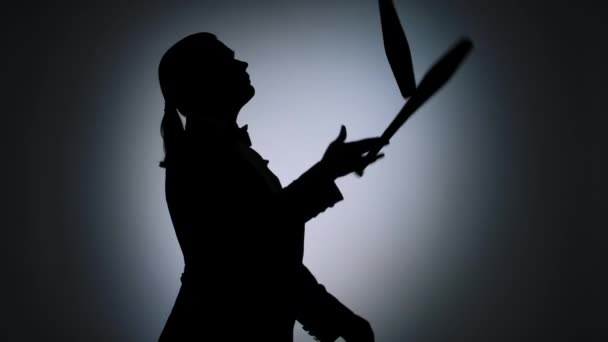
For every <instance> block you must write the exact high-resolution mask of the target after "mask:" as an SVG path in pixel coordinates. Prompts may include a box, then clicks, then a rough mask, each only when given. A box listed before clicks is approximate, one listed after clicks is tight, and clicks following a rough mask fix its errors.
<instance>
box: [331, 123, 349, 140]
mask: <svg viewBox="0 0 608 342" xmlns="http://www.w3.org/2000/svg"><path fill="white" fill-rule="evenodd" d="M345 140H346V127H344V125H342V126H341V127H340V134H338V137H337V138H336V140H334V143H343V142H344V141H345Z"/></svg>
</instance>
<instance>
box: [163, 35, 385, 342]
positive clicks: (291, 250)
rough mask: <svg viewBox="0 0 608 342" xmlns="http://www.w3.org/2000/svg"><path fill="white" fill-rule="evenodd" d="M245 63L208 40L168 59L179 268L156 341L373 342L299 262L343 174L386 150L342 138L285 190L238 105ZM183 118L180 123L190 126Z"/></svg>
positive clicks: (167, 144) (169, 174) (168, 187)
mask: <svg viewBox="0 0 608 342" xmlns="http://www.w3.org/2000/svg"><path fill="white" fill-rule="evenodd" d="M246 69H247V63H245V62H242V61H240V60H237V59H235V56H234V51H232V50H231V49H229V48H228V47H227V46H226V45H224V44H223V43H222V42H221V41H219V40H218V39H217V37H216V36H215V35H213V34H211V33H207V32H202V33H195V34H192V35H189V36H187V37H185V38H183V39H181V40H180V41H178V42H177V43H176V44H175V45H173V46H172V47H171V48H170V49H168V50H167V51H166V53H165V54H164V55H163V57H162V59H161V61H160V65H159V70H158V72H159V81H160V86H161V91H162V94H163V97H164V99H165V114H164V117H163V119H162V124H161V132H162V136H163V141H164V150H165V159H164V160H163V162H161V166H162V167H164V168H165V176H166V178H165V191H166V201H167V205H168V208H169V213H170V217H171V220H172V223H173V225H174V229H175V233H176V235H177V240H178V242H179V245H180V247H181V250H182V253H183V256H184V261H185V267H184V272H183V273H182V277H181V288H180V290H179V293H178V295H177V298H176V300H175V304H174V306H173V308H172V310H171V313H170V315H169V318H168V319H167V321H166V323H165V326H164V328H163V330H162V333H161V335H160V339H159V340H160V341H203V340H213V341H257V340H260V341H285V342H287V341H293V329H294V323H295V321H296V320H297V321H299V322H300V323H301V324H302V325H303V327H304V329H305V330H306V331H307V332H308V333H309V334H310V335H312V336H313V337H315V338H317V339H318V340H321V341H334V340H336V339H337V338H339V337H342V338H344V339H345V340H346V341H349V342H350V341H373V340H374V334H373V331H372V329H371V326H370V324H369V323H368V322H367V321H366V320H365V319H363V318H361V317H360V316H358V315H356V314H355V313H353V312H352V311H351V310H349V309H348V308H347V307H346V306H344V305H343V304H342V303H341V302H340V301H339V300H338V299H336V298H335V297H334V296H332V295H331V294H329V293H328V292H327V291H326V289H325V287H324V286H323V285H321V284H319V283H318V282H317V280H316V279H315V277H314V276H313V275H312V274H311V272H310V271H309V270H308V269H307V268H306V267H305V266H304V265H303V263H302V259H303V250H304V225H305V223H306V222H307V221H308V220H310V219H311V218H313V217H315V216H317V215H319V214H320V213H321V212H323V211H325V210H326V209H327V208H329V207H332V206H333V205H334V204H335V203H337V202H338V201H341V200H342V199H343V197H342V194H341V193H340V190H339V189H338V188H337V186H336V184H335V182H334V181H335V180H336V179H337V178H338V177H342V176H345V175H347V174H350V173H351V172H354V171H357V170H362V169H364V168H365V167H367V166H368V165H369V164H371V163H373V162H374V161H375V160H376V159H378V158H379V157H382V155H381V154H380V155H378V156H375V157H367V156H366V155H365V154H366V153H367V152H368V151H369V150H371V149H372V148H374V147H377V146H378V144H380V145H382V144H384V142H383V141H381V139H380V138H369V139H362V140H359V141H355V142H349V143H346V142H345V138H346V129H345V127H344V126H342V127H341V130H340V133H339V136H338V138H337V139H336V140H335V141H333V142H332V143H330V144H329V147H328V148H327V150H326V152H325V154H324V155H323V157H322V158H321V159H320V161H319V162H318V163H316V164H315V165H313V166H312V167H311V168H310V169H309V170H308V171H306V172H305V173H304V174H302V175H301V176H300V177H299V178H298V179H296V180H295V181H293V182H292V183H291V184H289V185H288V186H286V187H283V186H282V185H281V184H280V182H279V180H278V178H277V177H276V176H275V175H274V174H273V173H272V172H271V171H270V170H269V169H268V167H267V163H268V162H267V161H266V160H264V159H263V158H262V157H261V156H260V155H259V154H258V153H256V152H255V151H254V150H253V149H252V148H251V141H250V140H249V136H248V134H247V132H246V129H247V127H246V126H243V127H239V126H237V123H236V119H237V115H238V113H239V110H240V109H241V108H242V107H243V106H244V105H245V104H246V103H247V102H248V101H249V100H250V99H251V98H252V97H253V96H254V93H255V90H254V88H253V86H252V85H251V84H250V80H249V75H248V74H247V72H246ZM179 113H181V114H182V115H183V116H185V120H186V125H185V128H184V127H183V125H182V121H181V120H180V117H179Z"/></svg>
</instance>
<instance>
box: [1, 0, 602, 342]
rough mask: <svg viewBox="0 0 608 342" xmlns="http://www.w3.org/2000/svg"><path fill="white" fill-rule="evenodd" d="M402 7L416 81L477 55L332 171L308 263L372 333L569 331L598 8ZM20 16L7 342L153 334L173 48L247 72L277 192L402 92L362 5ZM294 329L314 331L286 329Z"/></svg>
mask: <svg viewBox="0 0 608 342" xmlns="http://www.w3.org/2000/svg"><path fill="white" fill-rule="evenodd" d="M549 5H550V6H552V7H547V6H549ZM396 7H397V9H398V11H399V15H400V17H401V19H402V21H403V23H404V25H405V28H406V32H407V34H408V38H409V41H410V45H411V48H412V54H413V60H414V67H415V69H416V73H417V76H418V80H419V79H420V77H421V76H422V74H423V73H424V72H425V71H426V70H427V69H428V68H429V67H430V65H431V64H432V63H433V62H434V61H435V59H436V58H438V57H439V56H440V55H441V54H442V53H443V52H444V51H445V49H447V47H448V46H449V45H450V44H451V43H452V42H454V41H455V40H457V39H458V38H459V37H460V36H461V35H468V36H470V37H471V38H472V39H473V41H474V42H475V46H476V48H475V50H474V51H473V53H472V55H471V56H470V57H469V59H468V60H467V61H466V63H465V64H464V65H463V67H462V68H461V69H460V70H459V71H458V73H457V74H456V75H455V77H454V78H453V79H452V81H451V82H450V83H448V85H447V86H446V87H445V88H443V89H442V90H441V91H440V92H439V93H438V94H437V95H436V96H435V97H433V98H432V99H431V100H430V101H429V102H428V103H427V104H425V105H424V106H423V107H422V109H420V110H419V111H418V112H417V113H416V114H415V116H413V117H412V118H411V119H410V121H408V122H407V124H406V125H405V126H404V127H403V128H402V129H401V130H400V131H399V132H398V133H397V134H396V136H395V137H394V138H393V140H392V141H391V144H390V145H389V146H388V147H386V148H385V150H384V152H385V153H386V157H385V158H384V159H383V160H381V161H379V162H378V163H377V164H375V165H373V166H372V167H370V168H369V169H368V170H367V172H366V174H365V175H364V176H363V177H362V178H357V177H356V176H354V175H352V176H348V177H345V178H342V179H340V180H338V186H339V187H340V189H341V190H342V193H343V195H344V197H345V200H344V201H343V202H340V203H338V204H337V205H336V206H335V207H334V208H331V209H330V210H328V211H326V212H325V213H323V214H321V215H320V216H318V217H317V218H315V219H314V220H313V221H311V222H310V223H309V224H308V225H307V237H306V250H305V263H306V264H307V265H308V266H309V268H310V269H311V270H312V271H313V273H314V274H315V275H316V276H317V278H318V279H319V281H321V282H322V283H323V284H325V285H326V287H327V288H328V289H329V290H330V291H331V292H332V293H334V294H335V295H336V296H337V297H338V298H340V299H341V300H342V301H343V302H344V303H346V304H347V305H348V306H350V307H351V308H352V309H353V310H354V311H356V312H357V313H359V314H360V315H362V316H364V317H366V318H367V319H368V320H369V321H370V322H371V324H372V325H373V327H374V329H375V332H376V336H377V340H378V341H438V340H446V339H448V338H449V339H450V340H468V341H502V340H504V341H507V340H510V341H514V340H522V339H526V338H531V337H532V336H539V335H544V334H547V333H548V332H549V331H555V329H558V330H559V331H561V329H567V326H568V324H570V322H572V320H574V319H576V318H577V317H580V316H579V311H577V309H576V308H575V307H576V304H577V303H576V302H577V300H571V299H570V298H569V297H568V299H566V296H565V293H566V292H567V291H566V285H564V284H565V283H566V282H567V280H566V277H565V270H564V269H565V266H564V262H563V261H564V260H565V259H566V258H567V256H565V255H566V253H567V251H565V249H567V247H564V246H565V241H567V240H568V227H572V226H577V225H578V224H579V223H580V222H579V221H580V220H581V217H579V212H581V210H582V209H583V208H588V207H589V206H588V205H587V203H588V202H589V203H591V201H593V198H594V196H595V195H593V190H592V189H593V184H592V183H589V182H592V181H593V180H592V179H593V178H592V177H593V175H592V174H588V175H582V172H580V171H579V170H581V169H582V168H583V166H582V165H585V163H588V160H587V156H586V155H583V154H580V153H579V151H578V146H579V144H582V143H584V142H585V141H586V140H585V139H592V138H590V137H587V136H582V135H580V136H579V135H578V132H579V131H580V128H581V124H580V122H581V121H582V122H586V124H589V123H590V122H592V120H593V118H592V117H591V116H590V113H591V112H592V111H591V109H592V106H593V104H592V103H591V104H589V103H587V102H585V101H577V100H574V99H576V98H578V99H580V98H582V96H584V93H585V91H584V90H583V89H582V88H581V86H579V87H573V86H567V85H568V84H569V85H572V84H579V85H580V82H578V81H576V80H577V79H579V78H580V77H583V78H585V79H588V80H591V79H592V78H593V77H595V76H593V74H592V73H590V72H588V71H587V69H584V66H583V69H579V70H571V69H568V68H566V67H565V65H568V64H570V63H573V62H574V61H575V59H577V58H580V57H581V55H582V56H583V58H582V59H584V60H585V61H586V62H587V63H589V64H592V63H593V62H594V60H593V58H594V57H591V53H589V52H585V51H587V50H584V48H585V46H584V43H581V42H580V39H583V38H584V39H587V40H591V38H590V36H589V35H587V36H586V38H585V36H584V34H583V33H575V32H573V31H572V29H571V28H572V26H573V25H574V24H573V23H581V24H580V25H582V26H581V27H582V30H584V31H583V32H594V31H593V30H592V29H590V27H589V26H588V25H592V24H588V22H589V21H591V22H593V21H592V19H589V18H588V15H590V13H591V12H593V10H592V9H591V8H586V7H579V8H573V7H571V6H565V5H561V4H559V3H556V2H548V4H547V5H543V4H541V3H535V2H525V1H494V2H491V1H433V0H431V1H429V0H426V1H413V0H412V1H406V0H404V1H396ZM8 14H9V15H10V14H11V12H8ZM12 15H14V16H15V17H16V18H17V19H15V18H13V20H14V21H15V24H14V25H13V30H14V32H17V34H16V36H14V37H13V38H12V39H13V40H14V41H13V40H11V42H14V43H15V44H16V45H15V49H13V51H16V52H17V53H18V56H19V57H18V58H17V57H15V60H17V59H20V60H19V61H17V62H19V63H21V64H17V65H27V68H22V69H19V67H16V70H19V71H16V70H13V73H12V74H11V75H18V76H19V77H20V79H21V80H22V81H23V82H22V83H19V84H18V85H17V86H18V87H19V88H18V89H20V94H19V95H18V96H20V97H18V98H17V101H19V105H17V106H16V107H19V108H21V109H22V110H23V112H27V113H28V115H27V120H28V121H27V123H25V124H24V127H25V128H23V129H22V131H23V132H25V138H24V139H23V140H24V141H23V142H22V144H21V145H22V146H21V147H22V148H23V149H24V150H25V151H26V154H25V156H26V158H25V159H26V160H25V161H24V163H25V164H24V165H26V167H27V168H26V176H27V180H26V183H24V184H25V185H24V186H23V187H20V186H19V185H18V184H17V185H15V184H13V186H14V187H16V188H20V191H21V193H22V194H23V193H25V194H26V196H25V197H26V200H27V206H26V207H27V210H28V212H27V215H26V219H25V221H24V222H25V224H26V227H28V229H27V237H26V238H27V241H28V242H27V243H26V244H25V245H26V246H27V247H26V248H24V249H23V250H21V251H19V255H20V257H19V260H20V261H19V264H18V265H20V268H21V270H22V272H21V273H19V274H15V278H13V279H20V280H22V281H23V282H22V283H20V282H16V283H15V284H23V285H22V286H21V285H20V286H17V285H15V287H19V291H20V292H19V291H18V292H16V293H17V295H15V296H11V297H12V298H11V299H9V301H8V303H10V304H9V308H11V310H12V312H13V313H11V314H10V315H9V316H10V317H9V319H11V318H12V319H14V321H13V322H14V323H10V324H7V327H6V328H3V334H6V335H7V336H10V338H7V339H4V340H6V341H12V340H37V339H41V338H42V339H45V340H57V341H60V340H61V341H153V340H155V339H156V338H157V336H158V334H159V333H160V331H161V329H162V327H163V324H164V323H165V320H166V318H167V316H168V314H169V311H170V309H171V306H172V305H173V301H174V299H175V296H176V294H177V291H178V288H179V286H180V282H179V277H180V274H181V272H182V267H183V260H182V256H181V251H180V250H179V246H178V243H177V240H176V238H175V236H174V233H173V228H172V225H171V222H170V219H169V216H168V212H167V208H166V203H165V199H164V188H163V187H164V173H163V170H162V169H161V168H159V167H158V162H159V161H160V160H161V159H162V141H161V138H160V134H159V125H160V120H161V117H162V112H163V100H162V97H161V94H160V90H159V86H158V82H157V74H156V70H157V65H158V62H159V60H160V57H161V56H162V54H163V53H164V51H165V50H166V49H167V48H169V46H171V44H173V43H174V42H176V41H177V40H178V39H180V38H182V37H184V36H185V35H188V34H190V33H193V32H198V31H210V32H213V33H215V34H216V35H217V36H218V38H219V39H220V40H222V41H223V42H225V43H226V44H227V45H228V46H229V47H231V48H232V49H234V50H235V52H236V57H237V58H239V59H242V60H245V61H247V62H248V63H249V73H250V75H251V80H252V84H253V85H254V86H255V88H256V91H257V93H256V96H255V97H254V99H253V100H252V101H251V102H250V103H249V104H248V105H247V106H246V107H245V108H244V109H243V111H242V112H241V115H240V117H239V124H241V125H244V124H248V125H249V132H250V134H251V137H252V140H253V146H254V148H255V149H256V150H257V151H259V152H260V153H261V154H262V155H263V156H264V157H265V158H267V159H269V160H270V164H269V166H270V168H271V169H272V170H273V171H274V172H275V173H276V174H277V175H278V176H279V178H280V180H281V181H282V182H283V183H284V184H288V183H289V182H290V181H292V180H294V179H295V178H296V177H298V176H299V175H300V174H301V173H302V172H303V171H305V170H306V169H307V168H308V167H310V166H311V165H312V164H313V163H315V162H316V161H318V160H319V158H320V157H321V156H322V154H323V152H324V151H325V148H326V147H327V144H328V143H329V142H330V141H331V140H333V139H335V137H336V136H337V134H338V132H339V128H340V125H341V124H344V125H346V127H347V129H348V139H349V140H351V139H353V140H354V139H361V138H364V137H368V136H374V135H377V134H380V133H381V132H382V131H383V130H384V128H385V127H386V125H387V124H388V123H389V122H390V120H392V118H393V117H394V115H395V113H396V112H397V111H398V109H399V108H400V107H401V105H402V101H403V100H402V99H401V97H400V94H399V92H398V89H397V86H396V83H395V81H394V80H393V76H392V74H391V71H390V68H389V66H388V63H387V61H386V59H385V55H384V50H383V46H382V36H381V31H380V22H379V16H378V10H377V3H376V1H373V0H351V1H338V0H325V1H297V2H296V1H241V2H237V1H215V2H211V1H175V2H165V3H162V4H161V3H158V2H146V3H126V2H122V1H106V2H103V3H101V2H100V3H93V2H86V1H83V2H78V3H73V4H70V3H62V2H54V3H53V4H46V3H45V4H41V5H39V6H37V7H36V6H33V7H28V8H26V7H23V8H17V9H15V10H14V13H13V14H12ZM19 18H20V19H19ZM585 18H587V19H585ZM586 20H587V21H586ZM585 22H587V26H585V25H583V23H585ZM11 32H12V31H11ZM5 33H6V32H5ZM581 37H583V38H581ZM577 39H578V40H577ZM564 40H569V41H571V42H572V45H571V46H565V45H564ZM587 40H585V41H587ZM573 49H574V50H573ZM577 51H578V52H577ZM581 51H583V52H582V53H581ZM587 56H589V57H587ZM581 102H582V103H581ZM576 106H579V107H576ZM580 106H583V107H582V108H581V107H580ZM573 112H576V113H577V116H576V117H575V116H573V115H572V113H573ZM580 118H583V119H582V120H579V119H580ZM589 118H590V120H591V121H590V120H588V119H589ZM597 197H598V198H599V195H597ZM579 209H581V210H579ZM580 216H582V215H580ZM587 218H588V217H587ZM254 228H255V227H252V229H254ZM258 228H259V229H263V227H258ZM8 286H10V285H8ZM571 304H573V305H574V306H572V305H571ZM564 322H568V324H564ZM556 327H557V328H556ZM235 329H238V321H235ZM251 333H252V341H254V340H262V337H258V336H256V332H255V331H252V332H251ZM296 340H297V341H311V340H312V339H311V338H310V337H309V336H307V335H305V334H304V333H303V332H302V331H301V329H300V327H299V326H296Z"/></svg>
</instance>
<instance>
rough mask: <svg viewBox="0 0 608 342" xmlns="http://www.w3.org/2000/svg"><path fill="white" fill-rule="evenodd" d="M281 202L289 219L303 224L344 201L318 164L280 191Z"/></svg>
mask: <svg viewBox="0 0 608 342" xmlns="http://www.w3.org/2000/svg"><path fill="white" fill-rule="evenodd" d="M280 197H281V201H284V203H286V206H285V209H286V210H287V212H288V214H290V216H291V217H293V218H295V219H296V220H298V221H300V222H302V223H305V222H307V221H309V220H310V219H312V218H314V217H315V216H318V215H319V214H320V213H322V212H324V211H325V210H326V209H327V208H330V207H333V206H334V205H335V204H336V203H337V202H339V201H341V200H343V199H344V197H343V196H342V193H341V192H340V189H338V187H337V186H336V184H335V182H334V180H333V179H331V177H328V176H327V173H326V172H325V171H324V170H323V168H322V166H321V165H320V164H315V165H314V166H313V167H311V168H310V169H309V170H308V171H306V172H305V173H304V174H302V175H301V176H300V177H299V178H298V179H296V180H295V181H293V182H292V183H291V184H289V185H288V186H287V187H285V188H284V189H283V190H282V193H281V194H280Z"/></svg>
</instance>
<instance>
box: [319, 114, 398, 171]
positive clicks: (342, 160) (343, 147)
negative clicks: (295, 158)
mask: <svg viewBox="0 0 608 342" xmlns="http://www.w3.org/2000/svg"><path fill="white" fill-rule="evenodd" d="M345 140H346V127H344V125H342V127H341V128H340V134H339V135H338V137H337V138H336V140H334V141H333V142H331V143H330V144H329V146H328V147H327V150H326V151H325V154H324V155H323V158H322V159H321V162H320V164H321V165H322V166H323V167H324V168H325V170H326V171H327V172H328V174H329V175H330V176H331V177H332V178H333V179H336V178H339V177H342V176H346V175H348V174H349V173H351V172H355V171H357V172H358V175H359V176H361V175H363V170H364V169H365V168H366V167H367V166H369V165H370V164H372V163H373V162H375V161H376V160H378V159H381V158H382V157H384V154H382V153H380V154H377V155H373V156H368V155H367V153H368V152H369V151H371V150H373V149H374V148H378V147H382V146H385V145H387V144H388V142H387V141H385V140H384V139H383V138H381V137H377V138H367V139H362V140H358V141H353V142H348V143H345V142H344V141H345ZM359 172H360V174H359Z"/></svg>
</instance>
